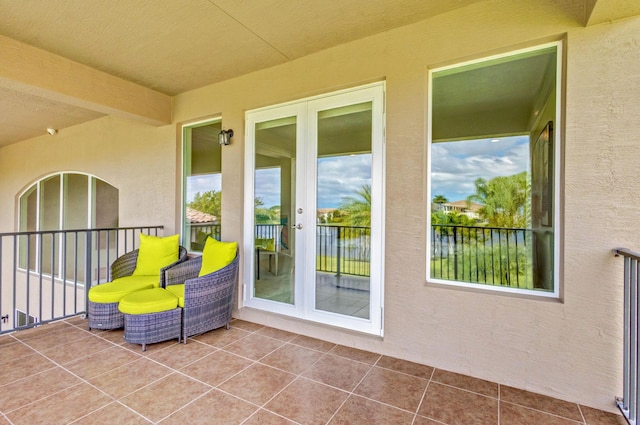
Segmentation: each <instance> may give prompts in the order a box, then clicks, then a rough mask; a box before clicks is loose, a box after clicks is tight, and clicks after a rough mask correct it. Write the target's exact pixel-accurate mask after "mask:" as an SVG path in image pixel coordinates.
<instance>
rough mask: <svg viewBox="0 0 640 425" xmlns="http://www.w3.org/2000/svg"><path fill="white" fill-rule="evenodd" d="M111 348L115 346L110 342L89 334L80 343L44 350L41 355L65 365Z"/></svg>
mask: <svg viewBox="0 0 640 425" xmlns="http://www.w3.org/2000/svg"><path fill="white" fill-rule="evenodd" d="M110 347H113V344H112V343H110V342H109V341H105V340H104V339H102V338H98V337H95V336H92V335H91V334H90V333H88V332H87V333H86V336H85V337H84V338H81V339H79V340H78V341H75V342H72V343H70V344H66V345H64V346H55V347H52V348H48V349H46V350H42V351H41V353H42V354H43V355H44V356H46V357H48V358H49V359H51V360H53V361H54V362H56V363H59V364H65V363H69V362H72V361H74V360H77V359H78V358H81V357H84V356H88V355H90V354H92V353H95V352H96V351H102V350H105V349H107V348H110Z"/></svg>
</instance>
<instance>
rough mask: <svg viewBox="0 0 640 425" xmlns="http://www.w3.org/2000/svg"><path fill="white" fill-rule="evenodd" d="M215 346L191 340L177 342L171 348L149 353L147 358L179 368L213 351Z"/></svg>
mask: <svg viewBox="0 0 640 425" xmlns="http://www.w3.org/2000/svg"><path fill="white" fill-rule="evenodd" d="M216 350H217V348H214V347H211V346H210V345H206V344H201V343H199V342H198V341H191V342H189V343H187V344H177V345H176V346H172V347H171V349H165V350H160V351H156V352H153V353H151V354H149V356H148V357H149V358H150V359H152V360H155V361H157V362H159V363H162V364H163V365H165V366H168V367H171V368H174V369H180V368H182V367H184V366H186V365H188V364H190V363H193V362H195V361H197V360H200V359H201V358H203V357H205V356H207V355H209V354H211V353H213V352H214V351H216Z"/></svg>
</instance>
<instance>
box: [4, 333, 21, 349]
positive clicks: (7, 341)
mask: <svg viewBox="0 0 640 425" xmlns="http://www.w3.org/2000/svg"><path fill="white" fill-rule="evenodd" d="M18 341H20V340H19V339H16V338H14V337H13V336H12V335H0V348H2V347H4V346H5V345H7V344H15V343H16V342H18Z"/></svg>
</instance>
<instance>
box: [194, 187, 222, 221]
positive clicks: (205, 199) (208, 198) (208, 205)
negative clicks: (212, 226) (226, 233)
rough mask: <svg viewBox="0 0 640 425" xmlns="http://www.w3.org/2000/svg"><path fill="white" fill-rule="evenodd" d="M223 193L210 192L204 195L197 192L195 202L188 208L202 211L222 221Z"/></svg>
mask: <svg viewBox="0 0 640 425" xmlns="http://www.w3.org/2000/svg"><path fill="white" fill-rule="evenodd" d="M221 199H222V192H221V191H218V190H209V191H206V192H204V193H200V192H197V193H196V194H195V196H194V198H193V201H191V202H189V203H188V204H187V206H188V207H189V208H193V209H194V210H198V211H202V212H204V213H207V214H211V215H213V216H215V217H216V218H217V219H218V221H220V215H221V214H220V212H221Z"/></svg>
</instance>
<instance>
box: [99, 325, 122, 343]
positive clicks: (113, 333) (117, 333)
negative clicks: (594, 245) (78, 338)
mask: <svg viewBox="0 0 640 425" xmlns="http://www.w3.org/2000/svg"><path fill="white" fill-rule="evenodd" d="M91 335H93V336H97V337H99V338H103V339H106V340H107V341H111V342H113V343H114V344H118V345H122V344H124V343H125V340H124V330H123V329H111V330H106V331H105V330H101V329H91Z"/></svg>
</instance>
